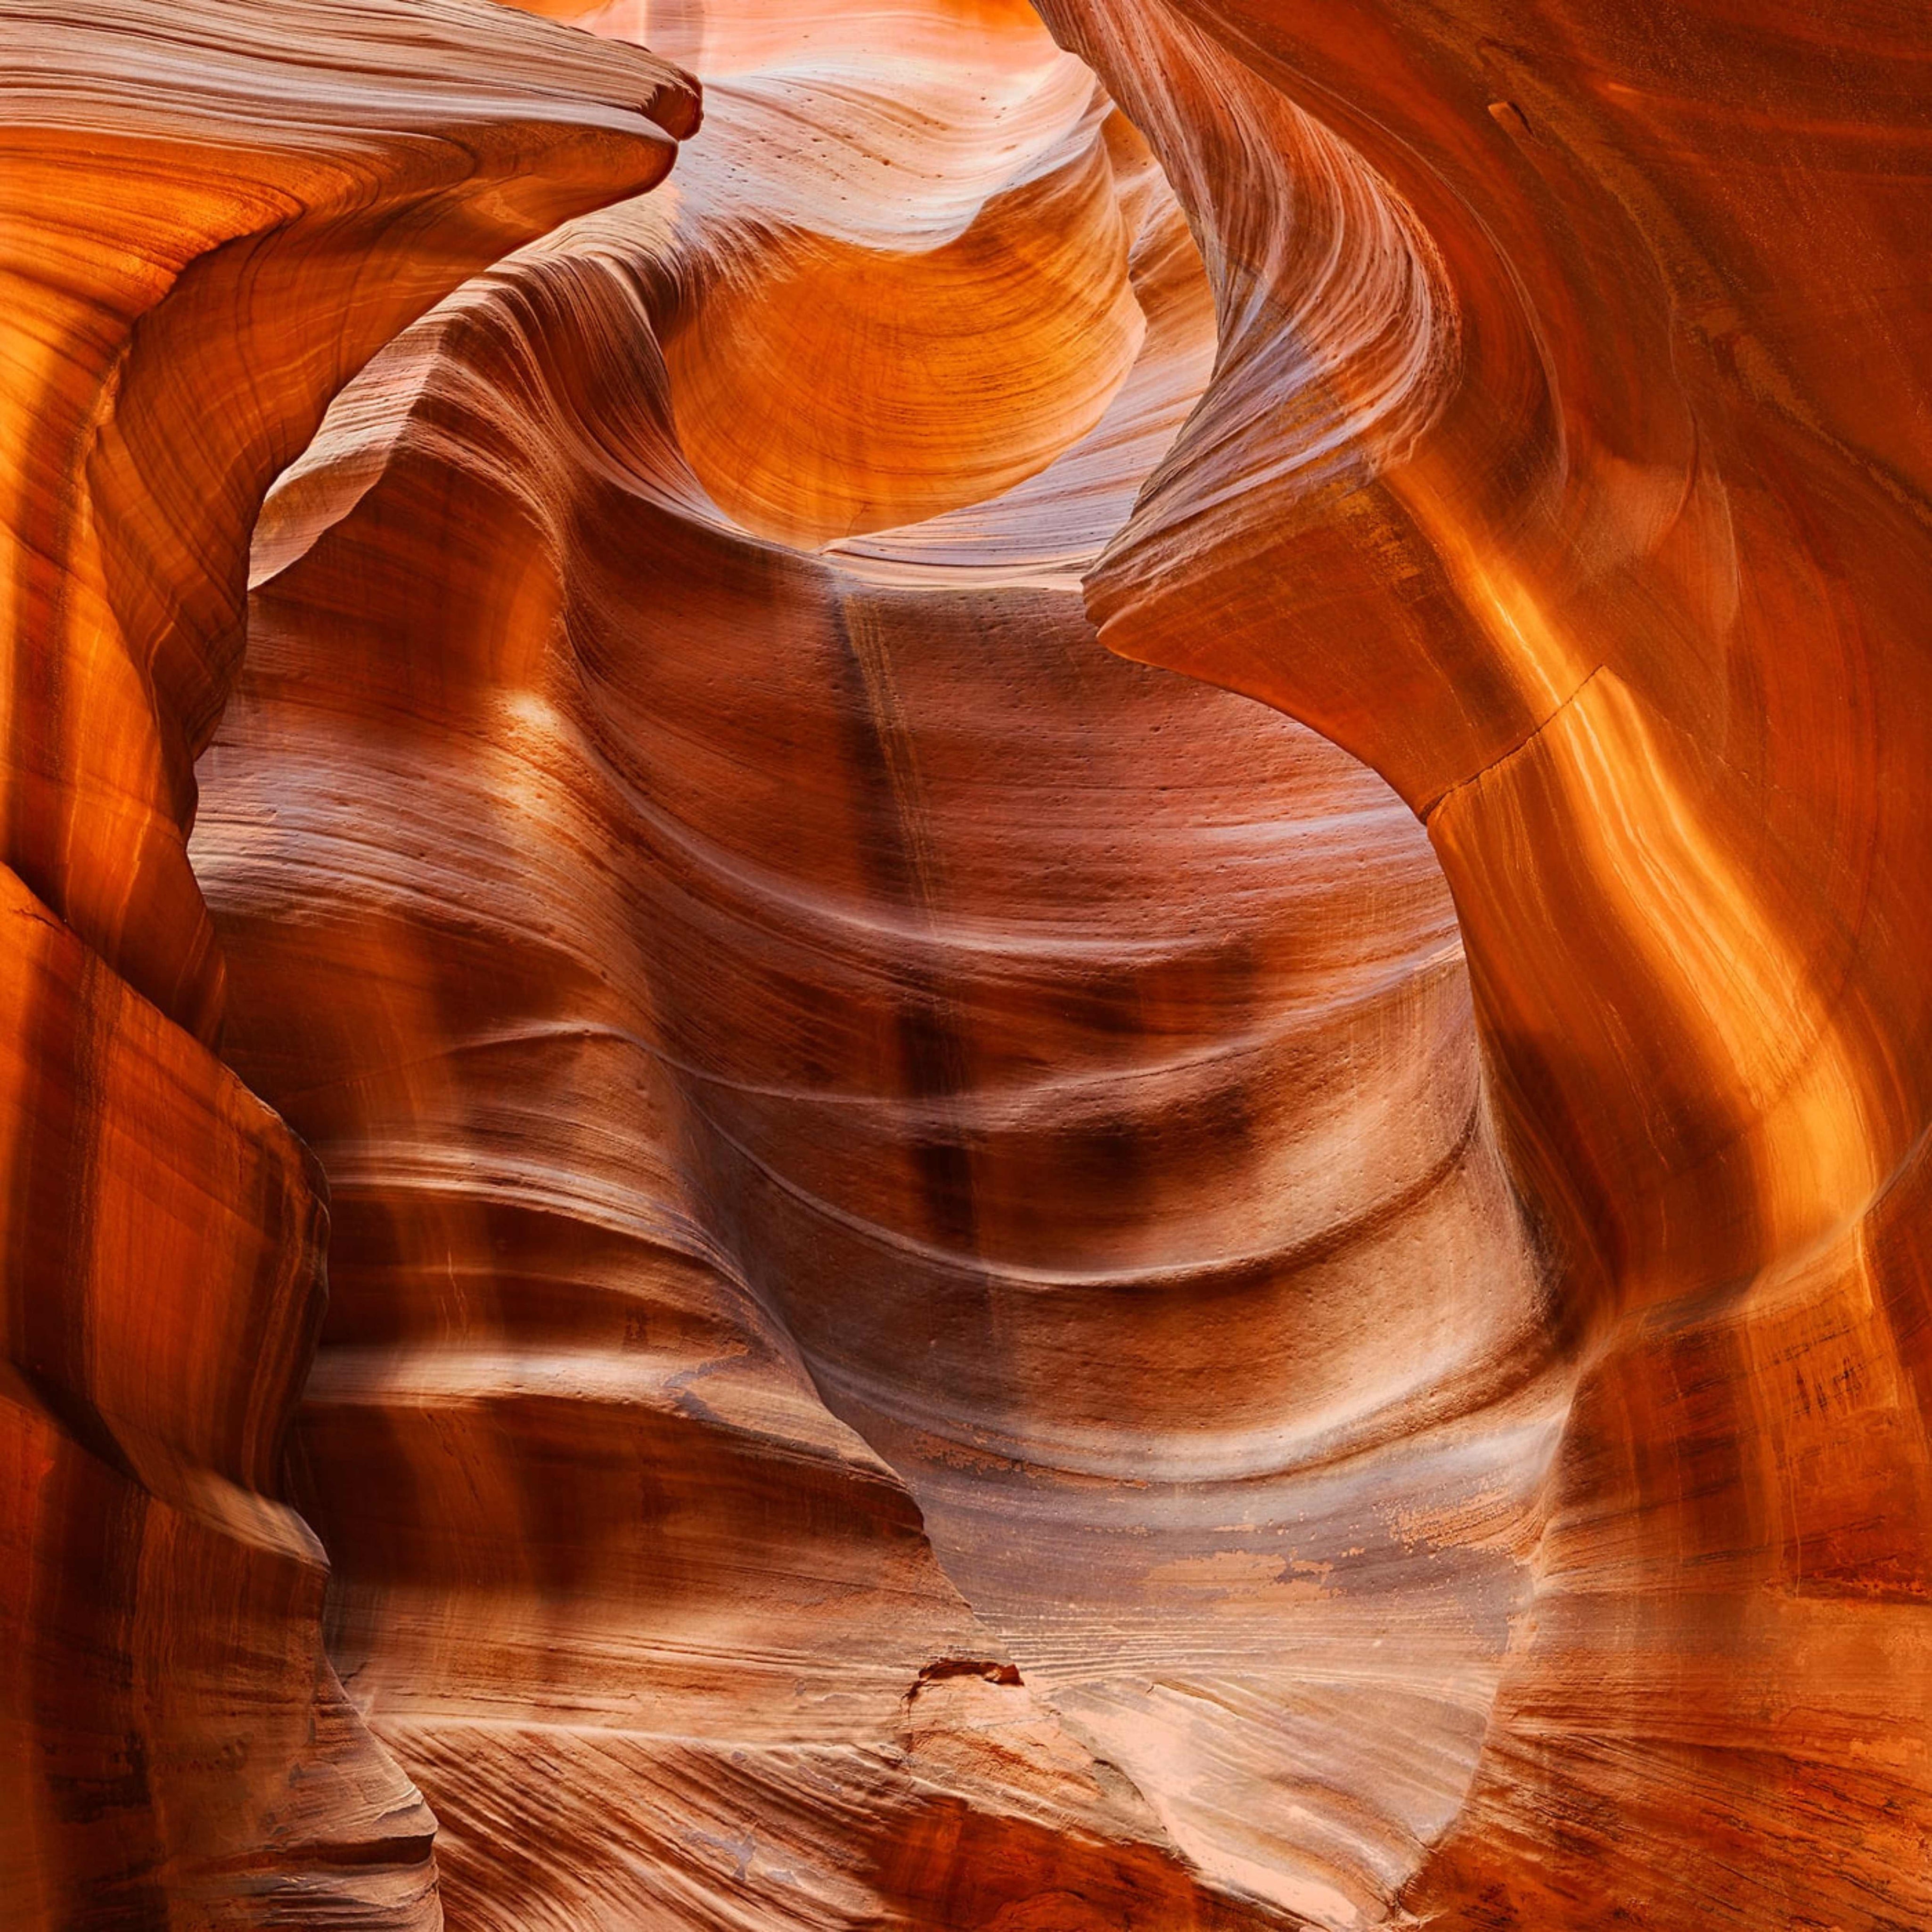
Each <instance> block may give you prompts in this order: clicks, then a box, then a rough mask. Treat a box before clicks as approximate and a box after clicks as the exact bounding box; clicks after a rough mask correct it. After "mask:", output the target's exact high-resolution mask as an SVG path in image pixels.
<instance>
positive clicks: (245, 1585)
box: [0, 0, 696, 1927]
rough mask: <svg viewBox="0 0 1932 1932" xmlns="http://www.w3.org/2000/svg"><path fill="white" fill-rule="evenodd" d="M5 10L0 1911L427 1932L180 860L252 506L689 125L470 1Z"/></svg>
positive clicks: (626, 66) (318, 1202)
mask: <svg viewBox="0 0 1932 1932" xmlns="http://www.w3.org/2000/svg"><path fill="white" fill-rule="evenodd" d="M261 26H262V22H261V20H260V15H259V13H258V12H257V10H255V9H254V8H251V7H244V6H241V5H221V4H210V3H209V0H195V4H193V5H190V6H186V7H183V6H175V5H171V6H168V7H157V6H149V5H141V4H138V0H126V4H118V3H117V4H108V5H95V6H92V7H88V8H86V9H85V10H74V9H68V10H63V9H61V8H58V7H52V6H47V5H35V4H27V5H20V4H10V5H7V6H5V7H0V151H4V154H5V172H4V180H5V187H4V190H0V192H4V196H5V204H6V208H5V214H6V219H5V224H4V226H0V424H4V433H0V586H4V596H5V601H4V604H0V642H4V650H5V667H4V672H0V703H4V705H5V733H6V735H5V746H6V751H5V763H4V766H0V861H4V864H0V899H4V901H5V929H6V934H7V943H6V946H5V951H4V954H0V959H4V967H3V968H0V971H4V972H5V983H6V994H5V1002H4V1009H0V1010H4V1011H5V1014H6V1019H5V1046H4V1048H0V1068H4V1082H5V1095H6V1106H5V1118H4V1125H0V1171H4V1176H5V1179H4V1187H5V1193H4V1196H0V1199H4V1200H5V1214H4V1220H3V1221H0V1301H4V1307H5V1318H6V1331H5V1332H6V1343H7V1346H6V1355H5V1365H4V1367H0V1471H4V1476H0V1550H3V1551H4V1554H5V1571H6V1578H7V1581H6V1585H5V1593H4V1595H0V1640H3V1641H0V1652H3V1653H4V1657H3V1658H0V1901H4V1905H3V1906H0V1912H4V1915H5V1919H6V1922H7V1924H9V1925H10V1926H12V1925H19V1926H22V1927H38V1926H42V1925H45V1926H49V1927H52V1926H62V1927H80V1926H88V1927H96V1926H98V1927H152V1926H162V1925H187V1924H196V1925H211V1924H223V1925H227V1924H260V1923H263V1922H269V1921H273V1922H278V1923H287V1922H288V1919H289V1916H290V1915H292V1914H293V1915H296V1916H298V1917H300V1916H306V1917H308V1918H310V1919H311V1921H315V1922H323V1921H326V1922H329V1923H332V1924H386V1925H401V1924H428V1923H430V1922H432V1921H433V1920H434V1915H435V1905H434V1893H433V1873H432V1870H431V1866H430V1863H429V1856H428V1846H429V1840H430V1835H431V1829H432V1825H431V1819H430V1817H429V1814H428V1812H427V1811H426V1810H425V1808H424V1807H423V1805H422V1802H421V1800H420V1799H419V1797H418V1796H417V1794H416V1792H415V1790H413V1787H411V1785H410V1782H409V1781H408V1779H407V1777H406V1776H405V1775H404V1774H403V1773H402V1772H401V1771H400V1770H399V1769H398V1768H397V1766H395V1764H394V1763H393V1762H392V1761H391V1760H389V1758H388V1757H386V1755H385V1754H383V1752H382V1751H380V1748H377V1746H375V1745H374V1743H373V1742H372V1741H371V1739H369V1738H368V1735H367V1734H366V1733H365V1731H364V1730H363V1729H362V1726H361V1724H360V1723H359V1721H358V1720H357V1719H356V1717H355V1715H354V1714H353V1711H352V1710H351V1709H350V1707H349V1706H348V1705H347V1703H345V1701H344V1700H343V1698H342V1696H341V1691H340V1689H339V1687H338V1685H337V1684H336V1682H335V1679H334V1677H333V1676H332V1673H331V1672H330V1670H329V1667H328V1664H327V1663H326V1659H325V1658H323V1654H322V1651H321V1646H320V1623H319V1619H320V1609H321V1601H322V1591H323V1576H324V1571H325V1565H324V1562H323V1555H322V1552H321V1550H320V1547H318V1546H317V1544H316V1542H315V1540H314V1536H313V1535H312V1534H311V1532H310V1531H309V1530H308V1528H307V1526H305V1524H304V1523H302V1521H301V1520H300V1519H299V1517H297V1516H296V1514H295V1512H294V1511H293V1510H292V1509H291V1508H290V1507H289V1506H288V1505H287V1503H286V1502H284V1501H282V1500H281V1493H282V1485H281V1471H280V1469H279V1463H280V1461H281V1453H282V1447H283V1443H284V1438H285V1436H286V1433H287V1428H288V1424H289V1421H290V1415H291V1413H292V1412H293V1407H294V1404H295V1402H296V1397H297V1396H298V1394H299V1391H300V1389H301V1387H302V1382H303V1379H304V1378H305V1376H306V1374H307V1372H308V1367H309V1364H310V1358H311V1354H312V1352H313V1348H314V1334H315V1328H316V1324H317V1322H318V1320H319V1319H320V1314H321V1310H322V1304H323V1276H322V1253H323V1229H324V1225H325V1218H326V1217H325V1212H324V1208H323V1183H322V1180H321V1177H320V1173H319V1172H318V1170H317V1169H316V1168H315V1166H314V1162H313V1160H312V1159H311V1157H308V1155H307V1154H305V1151H304V1150H303V1149H302V1148H301V1147H300V1145H299V1143H298V1142H296V1139H294V1137H293V1136H292V1135H291V1134H290V1133H289V1132H288V1130H287V1129H286V1128H285V1127H283V1125H282V1124H281V1122H280V1121H278V1120H277V1119H275V1117H274V1116H273V1115H271V1114H270V1113H269V1112H268V1110H267V1109H266V1108H265V1107H263V1106H261V1104H260V1103H259V1102H258V1101H257V1100H254V1098H253V1097H251V1096H250V1095H249V1094H248V1093H247V1092H246V1091H245V1090H244V1089H243V1088H242V1087H241V1085H239V1082H237V1081H236V1079H235V1078H234V1076H233V1075H232V1074H231V1073H229V1071H228V1070H226V1068H225V1067H223V1065H222V1064H221V1063H220V1061H218V1060H217V1058H215V1056H214V1054H213V1053H212V1052H210V1050H209V1047H210V1045H211V1043H212V1042H213V1041H214V1039H215V1037H216V1035H217V1030H218V1027H219V1023H220V1008H221V1000H222V977H221V971H220V961H219V957H218V955H217V953H216V951H215V950H214V946H213V944H212V938H211V929H210V927H209V925H208V917H207V913H206V910H205V907H204V905H203V904H202V898H201V895H200V893H199V890H198V889H197V888H196V885H195V883H194V880H193V876H192V874H191V873H190V871H189V869H188V866H187V860H186V856H185V846H186V840H187V829H188V824H189V821H190V817H191V816H192V813H193V797H194V787H193V769H192V767H193V757H194V756H195V754H196V752H197V751H199V748H201V745H202V743H203V742H205V738H206V736H207V734H208V731H209V730H210V729H211V727H212V726H213V724H214V720H215V718H216V716H217V713H218V712H219V709H220V703H221V700H222V698H223V694H224V693H225V691H226V686H227V685H228V682H229V680H230V678H231V677H232V674H233V670H234V668H235V665H236V661H237V658H238V655H239V643H240V618H241V613H242V599H243V597H244V595H245V572H246V566H247V559H248V538H249V533H250V530H251V526H252V525H253V523H254V516H255V511H256V509H257V505H259V502H260V497H261V495H262V493H263V490H265V489H266V487H267V485H268V484H269V481H270V479H271V478H272V477H273V475H275V472H276V471H277V470H278V469H281V467H283V466H284V465H285V464H286V463H287V461H288V460H289V459H290V458H291V457H292V456H293V455H294V454H296V452H298V451H299V450H300V449H301V448H302V446H303V445H304V443H305V442H306V441H307V440H308V438H309V437H310V436H311V434H313V432H314V428H315V425H316V424H317V422H318V421H319V419H320V416H321V414H322V412H323V408H324V407H325V406H326V404H327V402H328V401H329V397H330V395H332V393H333V392H334V390H335V389H336V388H337V387H338V386H340V384H341V383H342V382H343V381H344V380H345V379H346V378H347V377H348V376H349V375H350V374H352V373H353V371H354V370H355V369H356V368H357V367H358V366H359V365H360V363H361V362H362V361H364V360H365V359H367V357H368V356H369V354H370V353H371V352H372V351H373V350H375V349H376V348H377V347H378V346H379V345H380V344H381V343H382V342H383V341H384V339H385V338H387V337H388V336H389V335H392V333H393V332H395V329H397V328H398V327H399V326H401V325H402V324H403V323H406V322H407V321H409V320H411V319H412V318H413V317H415V316H416V315H418V314H421V313H422V311H423V310H425V308H428V306H429V305H431V303H432V302H434V301H435V300H436V299H437V298H438V297H439V296H441V295H442V294H443V293H446V291H447V290H449V288H450V287H452V285H453V284H456V283H458V282H459V281H461V280H462V279H463V278H464V277H465V276H466V275H469V274H470V273H472V272H474V270H475V269H477V268H478V267H479V266H481V265H482V264H484V263H487V262H488V261H490V260H493V258H495V257H497V256H498V255H499V254H502V251H504V250H505V248H511V247H514V246H515V245H517V244H518V243H519V242H522V241H524V240H526V239H529V237H530V236H533V235H535V234H538V233H541V232H543V230H544V229H546V228H547V227H549V226H551V225H553V223H555V222H556V220H559V219H560V218H561V217H563V216H565V215H567V214H572V213H575V212H580V211H582V210H583V209H585V208H591V207H595V206H596V205H599V204H600V203H601V202H607V201H610V200H612V199H616V198H617V197H619V196H625V195H629V194H633V193H637V192H638V191H639V190H642V189H643V188H646V187H649V185H650V184H652V182H654V181H656V180H657V179H658V178H659V177H660V176H661V175H662V174H663V172H664V169H665V168H666V167H667V165H668V163H669V161H670V157H671V154H672V152H673V142H672V140H671V139H670V135H669V133H667V132H666V131H665V130H666V129H667V128H668V129H672V130H679V131H688V129H689V128H690V127H691V125H692V124H693V123H694V119H695V115H696V97H695V94H694V91H693V90H692V89H691V87H690V86H689V84H688V83H687V82H685V81H684V80H682V79H681V78H679V77H677V76H676V75H674V74H673V72H672V71H671V70H670V69H669V68H667V67H665V66H664V65H663V64H662V63H661V62H655V61H653V60H651V59H649V58H646V57H645V56H643V55H641V54H637V53H634V52H629V51H624V52H617V53H615V54H610V53H600V54H599V55H598V58H594V59H593V58H586V55H585V52H584V51H583V49H581V48H580V47H579V46H576V45H575V44H574V43H573V42H572V40H571V39H570V37H568V36H566V35H565V34H563V33H562V31H561V30H559V29H556V28H545V27H544V26H541V25H539V24H538V23H532V22H529V21H526V20H520V19H518V18H517V17H514V16H511V15H508V14H505V15H501V16H499V15H496V14H493V13H490V14H484V15H482V16H481V17H478V15H476V14H475V13H474V12H473V11H472V10H470V9H469V8H466V7H460V6H445V5H428V6H422V7H411V8H408V9H404V8H401V7H369V6H353V5H340V4H329V0H310V4H302V5H295V6H291V7H287V8H285V9H280V10H278V18H277V31H276V34H275V39H276V40H277V42H278V44H277V45H276V46H275V47H274V48H273V49H265V48H264V47H263V44H262V40H263V36H262V33H261Z"/></svg>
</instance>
